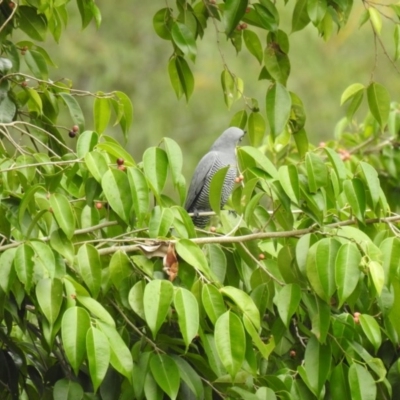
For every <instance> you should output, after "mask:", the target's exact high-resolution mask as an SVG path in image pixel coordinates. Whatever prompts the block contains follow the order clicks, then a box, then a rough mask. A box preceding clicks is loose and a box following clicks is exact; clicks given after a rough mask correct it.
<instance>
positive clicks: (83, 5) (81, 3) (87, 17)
mask: <svg viewBox="0 0 400 400" xmlns="http://www.w3.org/2000/svg"><path fill="white" fill-rule="evenodd" d="M77 4H78V9H79V13H80V15H81V19H82V29H85V28H86V27H87V26H88V25H89V23H90V21H91V20H92V19H93V8H92V1H87V0H77Z"/></svg>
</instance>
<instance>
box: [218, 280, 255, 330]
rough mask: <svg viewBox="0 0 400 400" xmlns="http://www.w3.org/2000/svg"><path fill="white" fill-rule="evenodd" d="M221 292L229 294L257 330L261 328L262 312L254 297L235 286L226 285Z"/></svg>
mask: <svg viewBox="0 0 400 400" xmlns="http://www.w3.org/2000/svg"><path fill="white" fill-rule="evenodd" d="M220 292H221V293H222V294H223V295H225V296H228V297H229V298H230V299H231V300H232V301H233V302H234V303H235V304H236V305H237V306H238V307H239V309H240V310H241V311H242V312H243V314H244V315H246V316H247V317H248V318H249V320H250V321H251V322H252V324H253V325H254V327H255V328H256V329H257V330H258V329H260V313H259V311H258V308H257V306H256V305H255V304H254V301H253V299H252V298H251V297H250V296H249V295H248V294H247V293H245V292H244V291H243V290H240V289H237V288H235V287H233V286H224V287H223V288H221V289H220Z"/></svg>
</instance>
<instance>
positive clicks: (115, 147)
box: [88, 135, 136, 166]
mask: <svg viewBox="0 0 400 400" xmlns="http://www.w3.org/2000/svg"><path fill="white" fill-rule="evenodd" d="M103 138H105V139H106V140H108V139H109V138H108V137H107V136H104V135H103ZM113 140H114V139H113ZM90 150H92V149H90ZM90 150H88V151H90ZM96 150H104V151H105V152H107V153H108V154H111V155H112V156H113V157H115V158H122V159H124V160H125V165H127V166H133V165H136V163H135V160H134V159H133V158H132V156H131V155H130V154H129V153H128V152H127V151H126V150H125V149H124V148H123V147H122V146H121V145H120V144H119V143H118V142H115V143H114V142H111V141H108V142H105V143H98V144H97V146H96Z"/></svg>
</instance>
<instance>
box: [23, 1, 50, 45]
mask: <svg viewBox="0 0 400 400" xmlns="http://www.w3.org/2000/svg"><path fill="white" fill-rule="evenodd" d="M18 14H19V27H20V28H21V30H23V31H24V32H25V33H26V34H27V35H28V36H30V37H31V38H32V39H34V40H38V41H43V40H44V39H45V38H46V31H47V23H46V18H45V17H44V15H42V14H39V13H38V12H37V9H36V8H34V7H27V6H20V7H18Z"/></svg>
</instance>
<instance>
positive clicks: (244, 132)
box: [239, 131, 247, 142]
mask: <svg viewBox="0 0 400 400" xmlns="http://www.w3.org/2000/svg"><path fill="white" fill-rule="evenodd" d="M246 133H247V131H243V136H242V137H241V138H240V139H239V142H241V141H242V139H243V138H244V135H245V134H246Z"/></svg>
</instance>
